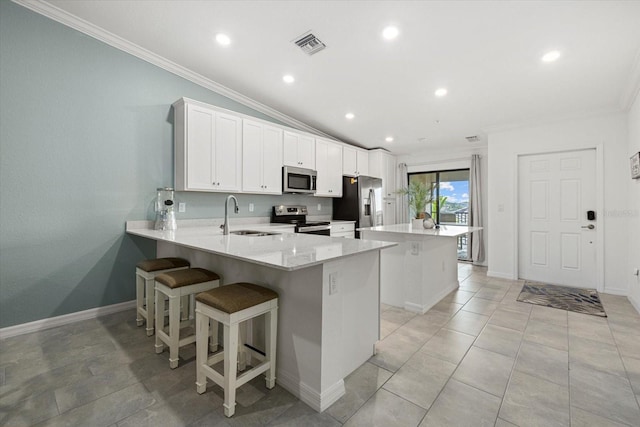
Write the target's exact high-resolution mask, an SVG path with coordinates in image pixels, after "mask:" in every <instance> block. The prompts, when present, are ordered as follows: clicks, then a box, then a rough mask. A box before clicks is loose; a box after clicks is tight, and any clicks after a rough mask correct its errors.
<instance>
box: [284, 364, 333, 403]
mask: <svg viewBox="0 0 640 427" xmlns="http://www.w3.org/2000/svg"><path fill="white" fill-rule="evenodd" d="M276 382H277V383H278V385H279V386H281V387H282V388H284V389H285V390H287V391H288V392H289V393H291V394H293V395H294V396H296V397H297V398H298V399H300V400H302V401H303V402H304V403H306V404H307V405H309V406H311V407H312V408H313V409H314V410H315V411H318V412H322V411H324V410H325V409H327V408H328V407H329V406H331V405H332V404H334V403H335V402H336V401H337V400H338V399H340V398H341V397H342V396H344V394H345V387H344V380H340V381H338V382H337V383H335V384H334V385H332V386H331V387H329V388H328V389H327V390H325V391H324V393H322V394H320V393H318V392H317V391H316V390H314V389H312V388H311V387H309V386H308V385H306V384H305V383H303V382H301V381H300V380H299V379H298V378H295V377H294V376H293V375H291V374H289V373H287V372H284V371H282V370H281V369H278V370H277V379H276Z"/></svg>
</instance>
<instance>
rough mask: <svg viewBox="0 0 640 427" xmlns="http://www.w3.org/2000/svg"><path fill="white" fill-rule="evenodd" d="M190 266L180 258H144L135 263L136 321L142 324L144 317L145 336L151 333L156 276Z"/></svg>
mask: <svg viewBox="0 0 640 427" xmlns="http://www.w3.org/2000/svg"><path fill="white" fill-rule="evenodd" d="M190 266H191V264H189V261H187V260H186V259H182V258H154V259H145V260H143V261H140V262H139V263H137V264H136V323H137V324H138V326H142V325H143V324H144V320H145V319H146V321H147V336H149V337H150V336H151V335H153V322H154V320H155V310H154V308H155V286H156V285H155V280H156V276H157V275H158V274H162V273H167V272H170V271H176V270H183V269H185V268H189V267H190Z"/></svg>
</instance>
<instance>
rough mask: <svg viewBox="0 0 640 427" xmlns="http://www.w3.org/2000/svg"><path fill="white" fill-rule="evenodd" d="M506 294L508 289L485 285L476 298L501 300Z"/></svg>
mask: <svg viewBox="0 0 640 427" xmlns="http://www.w3.org/2000/svg"><path fill="white" fill-rule="evenodd" d="M506 294H507V290H506V289H500V288H492V287H490V286H485V287H484V288H482V289H480V290H479V291H478V292H476V295H475V298H484V299H488V300H492V301H497V302H500V301H502V299H503V298H504V296H505V295H506Z"/></svg>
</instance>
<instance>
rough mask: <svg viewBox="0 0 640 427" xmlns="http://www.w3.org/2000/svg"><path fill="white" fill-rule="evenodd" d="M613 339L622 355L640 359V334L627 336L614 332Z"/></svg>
mask: <svg viewBox="0 0 640 427" xmlns="http://www.w3.org/2000/svg"><path fill="white" fill-rule="evenodd" d="M613 338H614V340H615V342H616V345H617V346H618V351H619V352H620V354H621V355H623V356H628V357H638V355H639V354H640V333H636V334H627V333H622V332H616V331H613Z"/></svg>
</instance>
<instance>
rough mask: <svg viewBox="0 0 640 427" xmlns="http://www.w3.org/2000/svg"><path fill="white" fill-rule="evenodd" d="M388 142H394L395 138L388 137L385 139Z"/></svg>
mask: <svg viewBox="0 0 640 427" xmlns="http://www.w3.org/2000/svg"><path fill="white" fill-rule="evenodd" d="M384 140H385V141H387V142H393V137H392V136H388V137H386V138H385V139H384Z"/></svg>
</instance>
